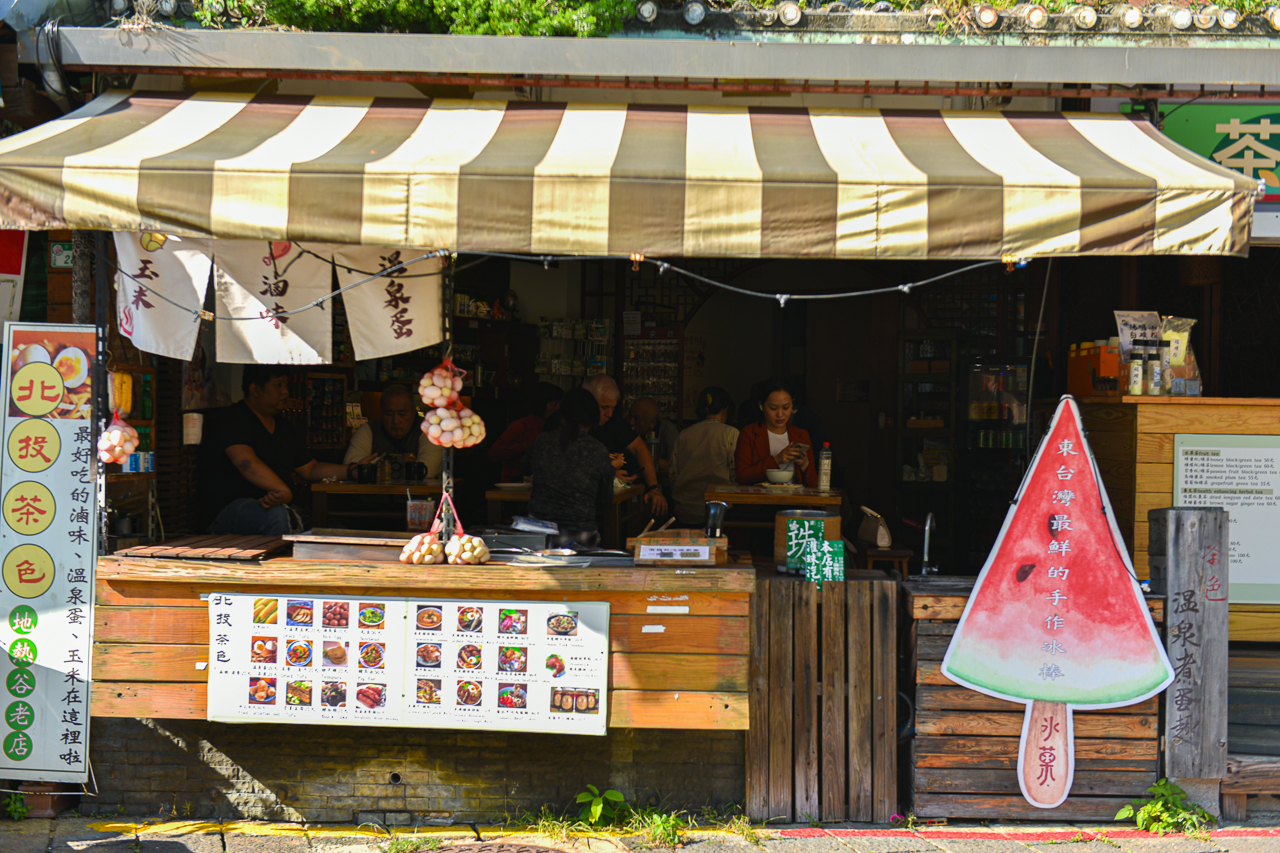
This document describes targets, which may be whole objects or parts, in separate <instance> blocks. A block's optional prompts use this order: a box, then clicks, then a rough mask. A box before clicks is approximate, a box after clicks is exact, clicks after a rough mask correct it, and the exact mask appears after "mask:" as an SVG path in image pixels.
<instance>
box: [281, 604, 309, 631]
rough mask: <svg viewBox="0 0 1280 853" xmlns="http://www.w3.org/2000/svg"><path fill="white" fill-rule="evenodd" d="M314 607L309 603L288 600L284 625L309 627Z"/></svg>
mask: <svg viewBox="0 0 1280 853" xmlns="http://www.w3.org/2000/svg"><path fill="white" fill-rule="evenodd" d="M314 612H315V606H314V604H313V603H312V602H310V601H298V600H296V599H292V598H291V599H289V603H288V605H286V606H285V609H284V615H285V624H286V625H305V626H307V627H308V628H310V627H311V624H312V622H313V614H314Z"/></svg>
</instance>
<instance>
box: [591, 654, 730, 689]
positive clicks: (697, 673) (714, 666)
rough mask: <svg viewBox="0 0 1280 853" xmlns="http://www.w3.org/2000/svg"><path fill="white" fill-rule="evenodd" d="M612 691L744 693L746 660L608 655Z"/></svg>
mask: <svg viewBox="0 0 1280 853" xmlns="http://www.w3.org/2000/svg"><path fill="white" fill-rule="evenodd" d="M609 686H610V687H612V688H613V689H615V690H658V689H663V690H695V691H706V692H712V693H746V691H747V658H745V657H734V656H729V655H683V654H668V655H660V654H623V653H617V654H612V655H609Z"/></svg>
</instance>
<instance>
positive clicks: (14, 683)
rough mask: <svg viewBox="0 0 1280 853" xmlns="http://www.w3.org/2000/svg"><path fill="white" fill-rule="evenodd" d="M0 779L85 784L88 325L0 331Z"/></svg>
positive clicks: (89, 601)
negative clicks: (4, 365) (0, 404)
mask: <svg viewBox="0 0 1280 853" xmlns="http://www.w3.org/2000/svg"><path fill="white" fill-rule="evenodd" d="M4 344H5V352H7V353H8V355H9V366H8V369H7V370H6V371H4V380H3V395H4V399H5V400H6V401H7V405H6V407H5V417H4V446H3V457H0V460H2V461H0V495H2V499H3V516H4V520H3V522H0V563H2V565H3V583H2V584H0V648H2V649H3V652H4V653H3V654H2V655H0V684H3V685H4V686H3V688H0V712H2V713H3V718H2V720H0V777H4V778H9V779H30V780H39V781H44V782H84V781H86V780H87V778H88V751H89V683H90V672H89V650H90V648H91V647H92V644H93V638H92V633H93V568H94V562H95V560H96V559H97V553H98V525H97V469H96V466H95V461H94V459H95V452H96V448H95V446H94V445H95V442H96V440H97V435H96V434H95V431H94V421H93V418H92V415H93V410H92V407H93V394H92V387H93V362H94V358H95V355H96V353H97V334H96V332H95V330H94V327H93V326H71V325H54V324H44V323H6V324H5V329H4Z"/></svg>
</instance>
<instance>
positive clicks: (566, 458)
mask: <svg viewBox="0 0 1280 853" xmlns="http://www.w3.org/2000/svg"><path fill="white" fill-rule="evenodd" d="M558 420H559V421H560V426H559V427H558V428H556V429H552V430H548V431H546V432H544V433H542V434H541V435H539V436H538V437H537V438H536V439H535V440H534V442H533V446H532V447H530V448H529V452H528V453H526V454H525V455H524V458H523V459H522V460H521V462H520V467H521V470H522V471H523V472H524V473H525V474H528V475H531V476H532V477H533V488H532V489H531V490H530V492H529V509H528V512H529V515H530V516H532V517H533V518H537V519H542V520H543V521H553V522H555V524H556V525H557V526H558V527H559V528H560V536H559V542H560V544H566V543H568V542H577V543H579V544H582V545H598V544H600V524H599V521H598V516H600V515H601V514H602V513H604V512H607V511H608V510H609V508H610V507H611V506H612V504H613V465H612V464H611V463H610V461H609V451H608V450H606V449H605V446H604V444H603V443H602V442H600V441H599V440H598V439H595V438H592V437H591V435H590V434H589V432H588V431H589V430H590V429H591V428H592V427H595V426H598V425H599V424H600V405H599V404H598V403H597V402H596V398H595V397H593V396H592V395H591V393H590V392H589V391H586V390H584V389H582V388H575V389H574V390H572V391H569V392H568V393H566V394H565V395H564V399H563V400H562V401H561V403H560V417H559V419H558Z"/></svg>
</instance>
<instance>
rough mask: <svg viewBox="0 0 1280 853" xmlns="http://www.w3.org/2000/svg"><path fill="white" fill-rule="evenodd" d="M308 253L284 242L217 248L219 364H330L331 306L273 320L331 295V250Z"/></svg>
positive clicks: (233, 242) (231, 244) (237, 243)
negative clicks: (281, 313) (233, 318)
mask: <svg viewBox="0 0 1280 853" xmlns="http://www.w3.org/2000/svg"><path fill="white" fill-rule="evenodd" d="M308 249H310V251H303V250H302V249H301V248H300V247H299V246H298V244H296V243H289V242H285V241H271V242H268V241H266V240H219V241H218V242H217V243H216V245H215V255H214V260H215V264H214V272H215V284H216V288H217V289H216V294H217V314H218V317H219V318H220V319H219V320H218V323H217V331H218V347H217V349H218V361H219V362H222V363H224V364H226V363H239V364H255V363H257V364H328V363H329V362H331V361H332V360H333V308H332V305H330V304H329V303H321V305H319V306H317V307H315V308H309V309H307V310H306V311H303V312H301V313H299V314H294V315H292V316H290V317H278V318H277V317H273V316H271V315H272V314H274V313H276V312H280V311H290V310H293V309H295V308H301V307H302V306H304V305H306V304H308V303H310V302H312V301H314V300H316V299H318V298H320V297H321V296H324V295H325V294H327V293H329V292H330V290H331V288H332V283H333V282H332V273H331V270H332V267H331V266H330V263H329V258H330V252H331V247H330V246H329V245H325V244H318V245H316V246H310V245H309V246H308ZM312 252H317V253H318V254H319V256H317V254H312ZM223 317H247V318H251V319H245V320H225V319H221V318H223ZM253 318H261V319H253Z"/></svg>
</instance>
